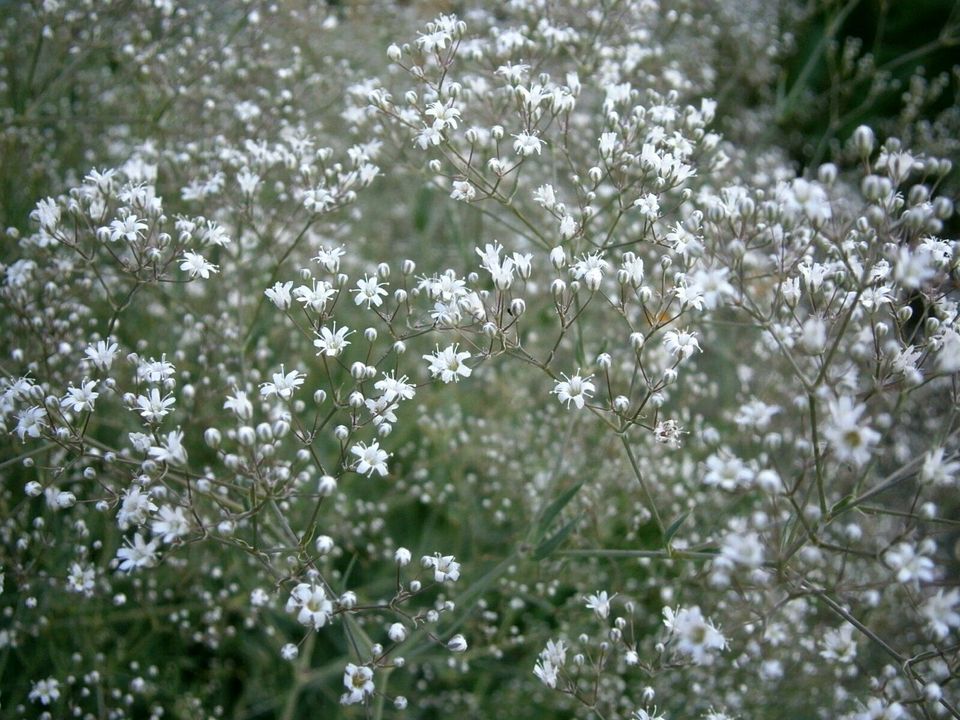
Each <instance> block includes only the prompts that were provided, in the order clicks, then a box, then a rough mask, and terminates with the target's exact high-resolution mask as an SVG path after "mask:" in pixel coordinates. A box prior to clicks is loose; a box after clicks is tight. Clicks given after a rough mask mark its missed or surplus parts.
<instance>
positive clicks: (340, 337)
mask: <svg viewBox="0 0 960 720" xmlns="http://www.w3.org/2000/svg"><path fill="white" fill-rule="evenodd" d="M352 333H353V330H351V329H350V328H348V327H342V328H339V329H337V324H336V323H334V324H333V330H330V328H327V327H322V328H320V330H319V331H318V332H317V337H316V338H314V340H313V346H314V347H315V348H316V349H317V355H320V354H321V353H322V354H324V355H326V356H327V357H337V356H338V355H340V353H342V352H343V350H344V348H346V347H347V345H349V344H350V341H349V340H347V336H348V335H351V334H352Z"/></svg>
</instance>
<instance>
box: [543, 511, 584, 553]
mask: <svg viewBox="0 0 960 720" xmlns="http://www.w3.org/2000/svg"><path fill="white" fill-rule="evenodd" d="M577 519H578V518H573V519H571V520H570V521H569V522H567V524H566V525H564V526H563V527H562V528H560V529H559V530H557V532H556V533H554V534H553V535H552V536H551V537H550V538H548V539H547V540H544V541H543V542H542V543H540V545H539V546H537V549H536V550H534V551H533V559H534V560H543V559H544V558H547V557H549V556H550V555H552V554H553V552H554V551H555V550H556V549H557V548H559V547H560V545H562V544H563V541H564V540H566V539H567V538H568V537H569V536H570V533H572V532H573V529H574V528H575V527H576V526H577Z"/></svg>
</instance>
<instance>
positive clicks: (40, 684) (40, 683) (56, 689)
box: [27, 677, 60, 705]
mask: <svg viewBox="0 0 960 720" xmlns="http://www.w3.org/2000/svg"><path fill="white" fill-rule="evenodd" d="M27 697H29V698H30V700H31V701H32V702H39V703H40V704H41V705H49V704H50V703H53V702H56V701H57V700H59V699H60V681H59V680H57V679H56V678H54V677H48V678H44V679H43V680H37V681H36V682H35V683H33V687H32V688H31V689H30V694H29V695H28V696H27Z"/></svg>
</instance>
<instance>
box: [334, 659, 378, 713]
mask: <svg viewBox="0 0 960 720" xmlns="http://www.w3.org/2000/svg"><path fill="white" fill-rule="evenodd" d="M343 685H344V687H346V688H347V692H345V693H344V694H343V695H341V696H340V703H341V704H343V705H354V704H356V703H361V702H363V701H364V700H365V699H366V698H368V697H370V696H372V695H373V690H374V685H373V670H371V669H370V668H368V667H366V666H364V665H354V664H353V663H347V667H346V668H345V669H344V671H343Z"/></svg>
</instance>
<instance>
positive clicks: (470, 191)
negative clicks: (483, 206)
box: [450, 180, 477, 202]
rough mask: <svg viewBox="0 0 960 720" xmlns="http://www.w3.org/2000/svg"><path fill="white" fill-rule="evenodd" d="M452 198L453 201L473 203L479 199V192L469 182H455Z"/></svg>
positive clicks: (451, 192)
mask: <svg viewBox="0 0 960 720" xmlns="http://www.w3.org/2000/svg"><path fill="white" fill-rule="evenodd" d="M450 197H451V198H452V199H453V200H462V201H463V202H471V201H472V200H473V199H474V198H476V197H477V190H476V188H474V187H473V185H472V184H471V183H470V182H469V181H468V180H454V181H453V185H452V186H451V190H450Z"/></svg>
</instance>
